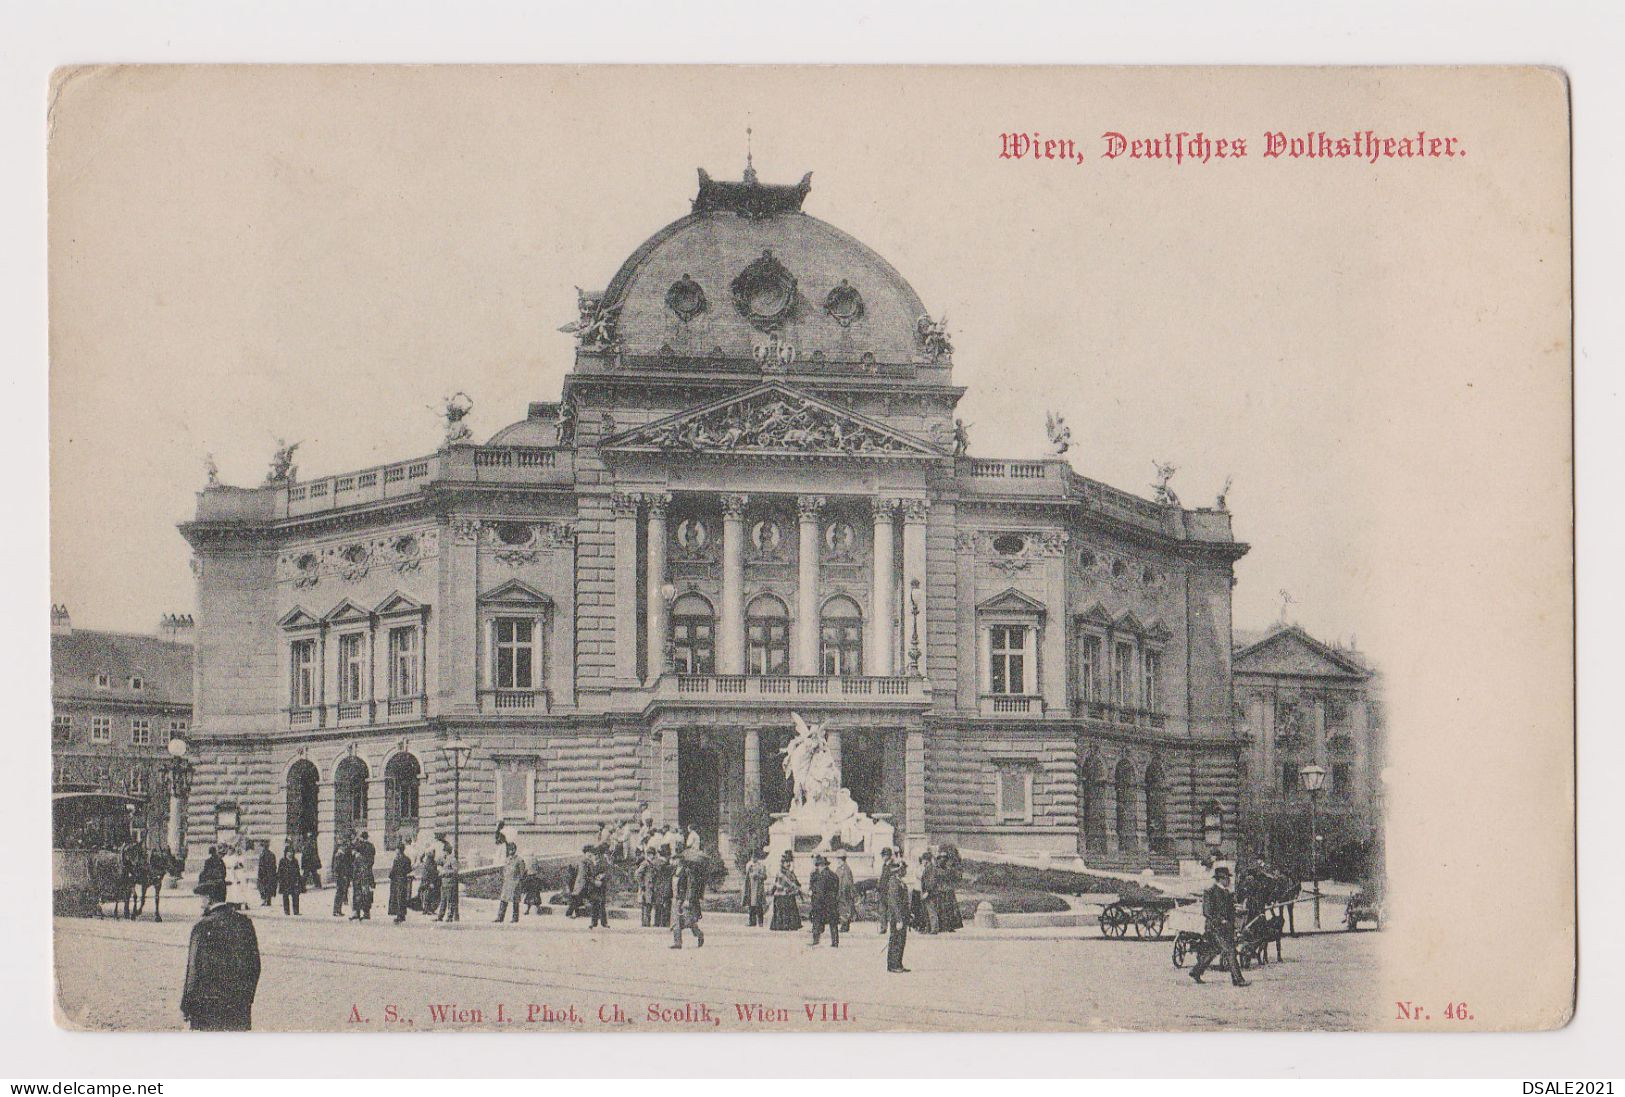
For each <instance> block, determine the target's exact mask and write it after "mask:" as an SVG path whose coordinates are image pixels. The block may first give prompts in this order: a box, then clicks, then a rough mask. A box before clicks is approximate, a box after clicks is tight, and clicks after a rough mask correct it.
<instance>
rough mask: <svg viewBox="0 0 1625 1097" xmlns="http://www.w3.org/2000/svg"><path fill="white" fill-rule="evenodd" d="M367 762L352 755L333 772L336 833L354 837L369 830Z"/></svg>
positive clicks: (343, 836) (344, 836)
mask: <svg viewBox="0 0 1625 1097" xmlns="http://www.w3.org/2000/svg"><path fill="white" fill-rule="evenodd" d="M367 777H368V773H367V763H365V762H363V761H362V760H361V759H359V758H357V757H356V756H355V755H353V754H352V755H350V756H349V757H348V758H346V759H344V760H343V761H342V762H340V763H339V764H338V769H336V770H335V771H334V772H333V833H334V834H335V835H336V836H337V837H339V838H353V837H354V836H355V835H357V834H360V833H361V832H362V831H364V830H366V829H367Z"/></svg>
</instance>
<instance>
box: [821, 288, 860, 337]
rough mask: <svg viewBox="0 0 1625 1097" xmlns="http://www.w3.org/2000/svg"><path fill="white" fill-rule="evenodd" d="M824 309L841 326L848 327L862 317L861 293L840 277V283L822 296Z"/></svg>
mask: <svg viewBox="0 0 1625 1097" xmlns="http://www.w3.org/2000/svg"><path fill="white" fill-rule="evenodd" d="M824 311H825V312H827V313H828V314H829V316H830V319H832V320H834V321H835V322H836V323H837V324H839V325H841V327H843V328H844V327H849V326H850V325H851V324H852V323H853V322H854V321H856V320H860V319H862V318H863V295H862V294H861V293H859V292H858V291H857V290H856V289H854V288H853V287H852V286H851V284H849V283H848V282H847V280H846V279H845V278H842V279H841V284H840V285H838V286H836V287H835V288H834V289H832V290H830V291H829V296H828V297H825V298H824Z"/></svg>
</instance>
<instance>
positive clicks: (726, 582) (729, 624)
mask: <svg viewBox="0 0 1625 1097" xmlns="http://www.w3.org/2000/svg"><path fill="white" fill-rule="evenodd" d="M749 503H750V496H748V495H724V496H723V497H722V613H721V620H719V621H718V622H717V673H719V674H743V673H745V507H746V506H747V505H749Z"/></svg>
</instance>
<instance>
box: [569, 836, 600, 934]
mask: <svg viewBox="0 0 1625 1097" xmlns="http://www.w3.org/2000/svg"><path fill="white" fill-rule="evenodd" d="M592 851H593V844H592V843H591V842H588V843H587V844H586V845H584V846H582V847H581V857H580V859H579V860H577V861H576V863H575V865H574V868H575V872H574V874H573V875H572V876H571V878H570V905H569V906H568V907H567V908H566V909H565V911H564V914H565V917H567V918H579V917H580V916H581V908H582V907H584V906H588V905H590V903H591V901H592V899H591V896H590V894H589V891H590V890H591V887H592V869H593V860H594V858H593V852H592Z"/></svg>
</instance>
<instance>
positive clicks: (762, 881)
mask: <svg viewBox="0 0 1625 1097" xmlns="http://www.w3.org/2000/svg"><path fill="white" fill-rule="evenodd" d="M744 905H745V913H746V914H748V915H750V918H749V919H748V920H747V922H746V924H747V925H752V926H764V925H766V924H767V919H766V917H764V915H766V913H767V855H766V852H765V851H764V850H757V851H756V852H755V853H753V854H751V856H750V861H749V863H748V864H746V865H745V894H744Z"/></svg>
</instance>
